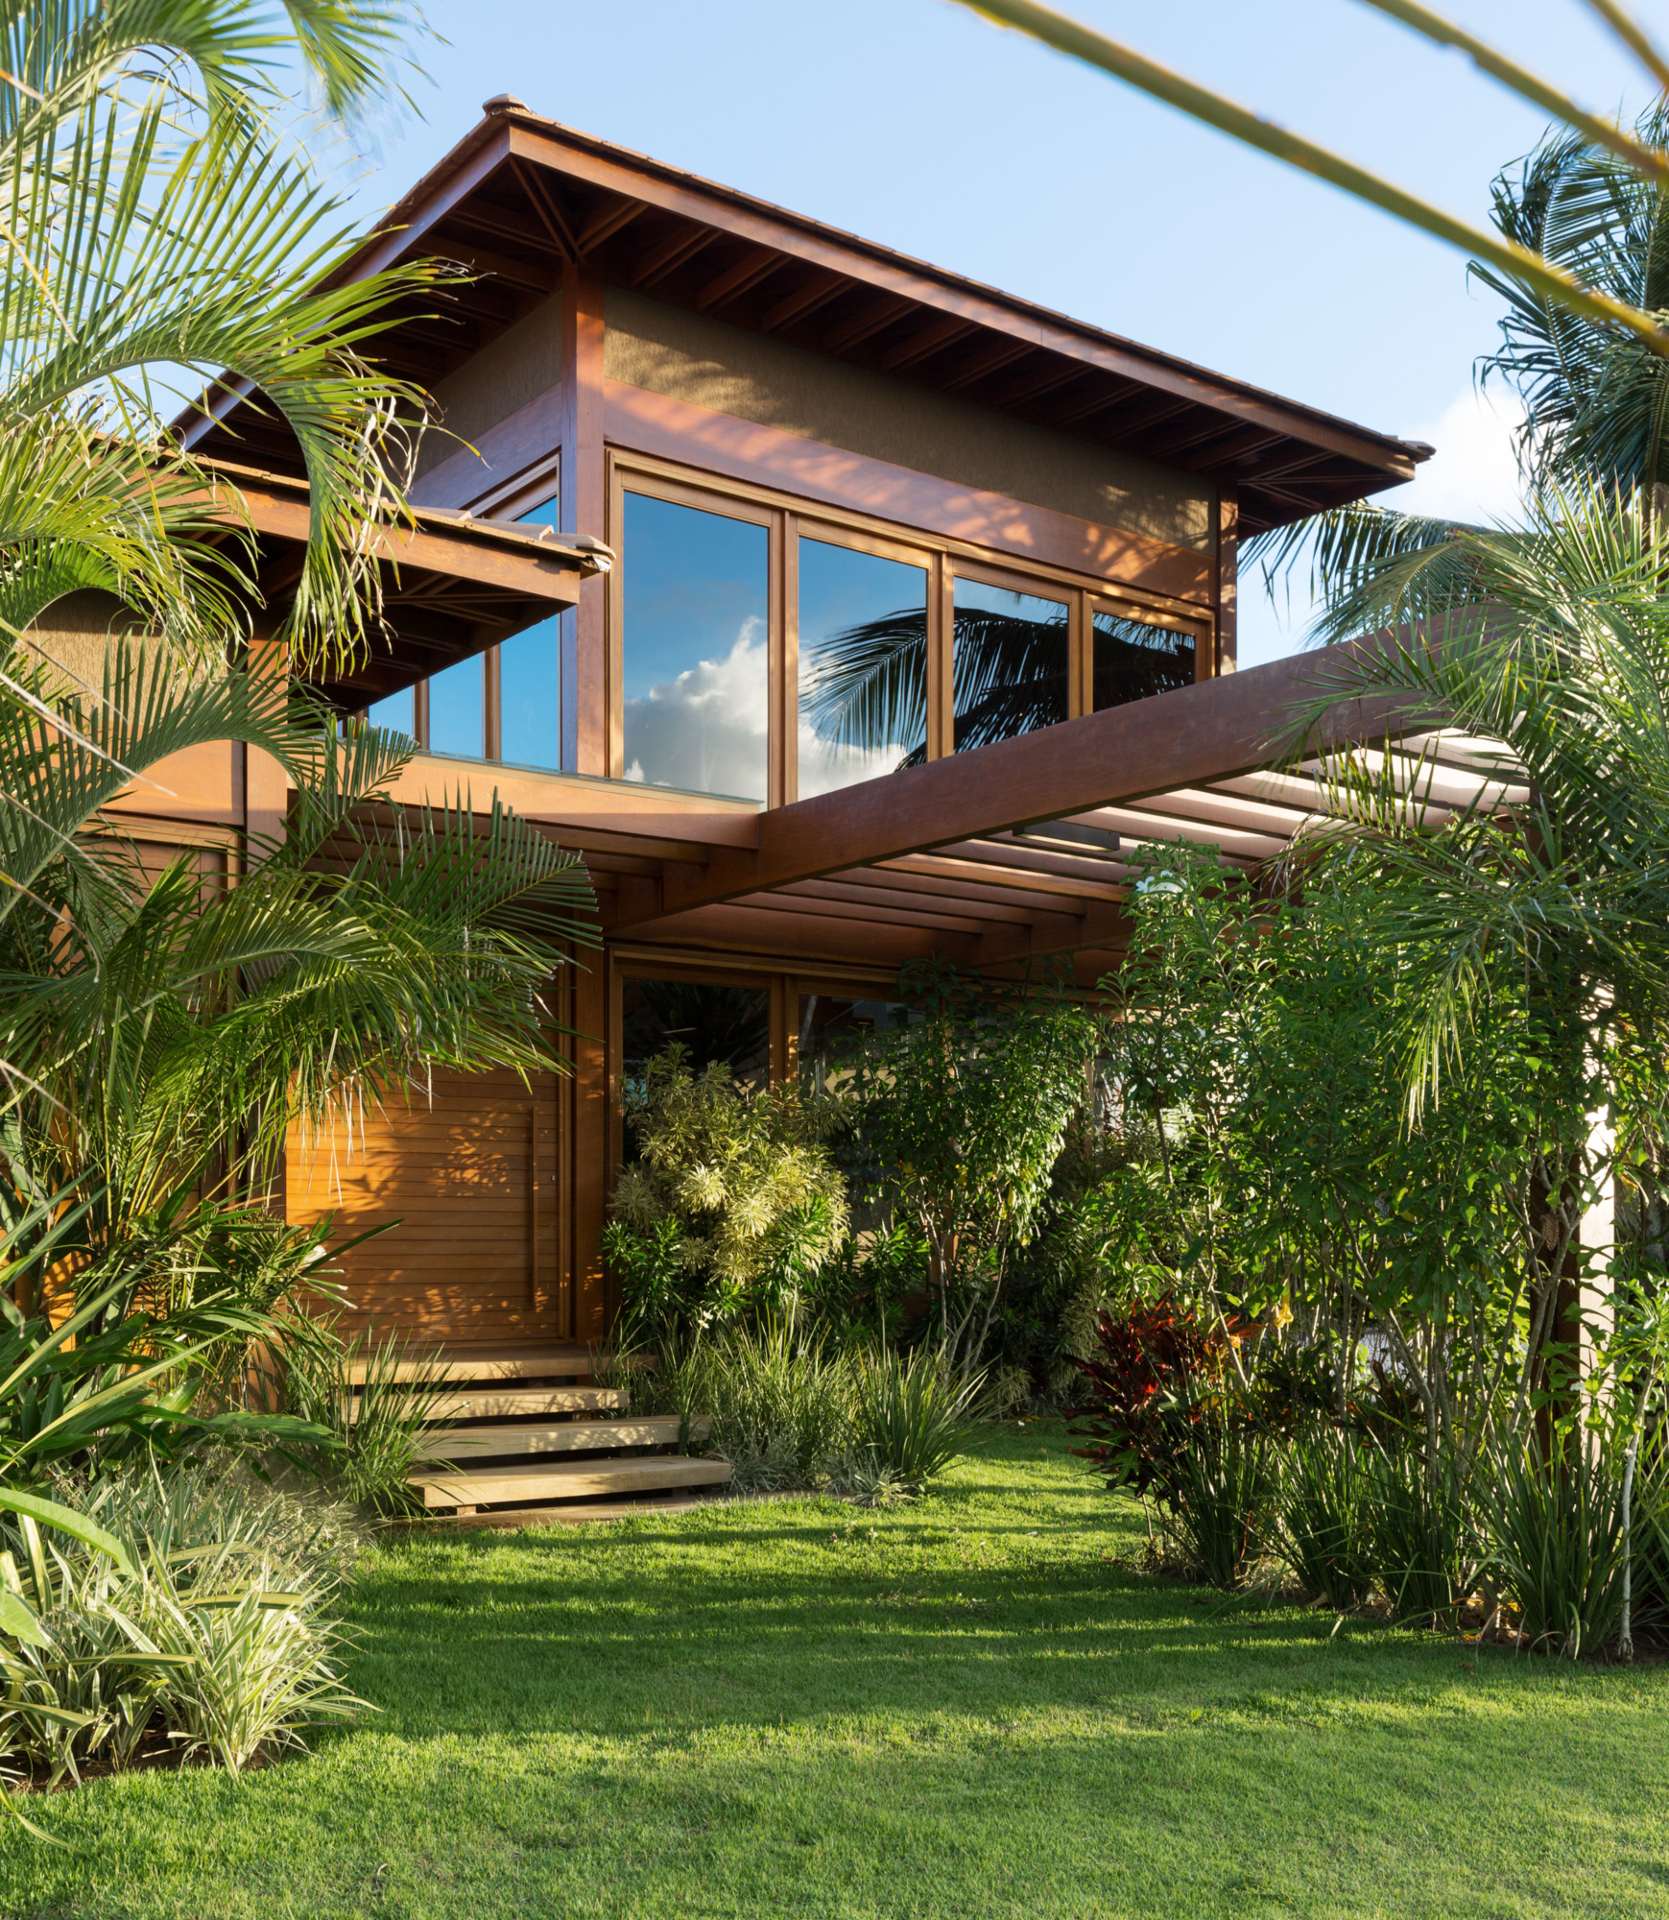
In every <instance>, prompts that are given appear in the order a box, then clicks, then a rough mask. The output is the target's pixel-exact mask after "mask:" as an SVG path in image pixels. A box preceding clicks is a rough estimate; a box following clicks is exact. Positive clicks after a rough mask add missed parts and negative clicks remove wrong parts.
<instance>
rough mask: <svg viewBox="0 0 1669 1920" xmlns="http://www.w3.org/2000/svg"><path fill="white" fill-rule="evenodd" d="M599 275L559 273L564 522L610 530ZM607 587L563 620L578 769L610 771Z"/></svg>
mask: <svg viewBox="0 0 1669 1920" xmlns="http://www.w3.org/2000/svg"><path fill="white" fill-rule="evenodd" d="M603 324H604V323H603V283H602V281H601V280H599V279H598V277H597V275H596V274H595V273H593V272H592V271H591V270H590V269H589V268H588V267H585V266H582V265H579V264H577V263H575V264H571V265H569V266H567V267H565V268H564V269H563V273H562V396H561V420H562V476H561V488H562V524H563V526H564V527H565V528H568V529H571V530H572V531H573V532H575V533H588V534H592V535H594V536H595V537H596V538H597V539H599V540H602V539H605V538H606V537H607V527H606V525H605V522H606V520H607V517H608V506H607V482H606V476H605V473H604V461H603ZM608 592H609V587H608V584H607V582H606V581H604V580H602V579H591V580H587V581H586V583H585V585H584V586H583V587H582V588H581V589H580V597H579V604H578V605H577V606H576V607H575V608H574V609H573V611H572V612H571V613H565V614H563V616H562V621H561V628H560V632H561V640H562V763H563V765H564V766H565V767H567V768H570V769H572V770H573V771H574V772H576V773H592V774H605V775H606V774H609V773H612V772H615V771H616V769H615V768H614V767H613V766H611V764H610V758H611V741H610V733H611V712H612V708H613V706H614V705H615V704H616V701H615V689H614V686H613V678H614V676H613V673H612V671H611V669H610V663H609V658H608V654H609V645H608V603H607V599H606V595H607V593H608Z"/></svg>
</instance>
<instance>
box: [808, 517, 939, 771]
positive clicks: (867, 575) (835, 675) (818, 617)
mask: <svg viewBox="0 0 1669 1920" xmlns="http://www.w3.org/2000/svg"><path fill="white" fill-rule="evenodd" d="M799 559H800V728H799V760H800V787H799V797H800V798H801V799H802V800H804V799H807V798H809V797H810V795H812V794H814V793H829V792H832V791H833V789H835V788H836V787H849V786H851V785H852V784H853V782H854V781H857V780H868V779H870V778H871V777H872V776H873V775H875V774H878V773H891V772H892V771H893V770H894V769H895V768H897V767H900V766H909V765H912V764H913V763H915V762H916V761H919V760H923V759H925V758H926V755H927V569H926V568H925V567H912V566H909V565H908V564H906V563H905V562H904V561H902V560H883V559H881V558H880V557H879V556H878V555H876V554H873V553H857V552H855V551H854V550H853V549H852V548H850V547H837V546H833V545H831V544H830V542H828V541H827V540H811V539H802V540H801V541H800V555H799Z"/></svg>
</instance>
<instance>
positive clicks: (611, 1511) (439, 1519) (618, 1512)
mask: <svg viewBox="0 0 1669 1920" xmlns="http://www.w3.org/2000/svg"><path fill="white" fill-rule="evenodd" d="M723 1497H724V1489H723V1488H722V1487H706V1488H702V1487H697V1488H695V1489H694V1490H693V1491H692V1492H689V1493H640V1494H637V1495H635V1496H634V1495H630V1494H628V1495H627V1496H626V1498H625V1499H623V1500H570V1501H569V1502H568V1503H567V1504H566V1505H565V1506H559V1507H487V1508H486V1509H485V1510H482V1511H477V1512H470V1511H468V1510H467V1509H466V1511H464V1512H463V1513H430V1514H426V1515H425V1516H424V1517H423V1519H422V1520H419V1521H417V1522H415V1524H416V1525H418V1526H437V1527H541V1526H543V1527H550V1526H563V1527H583V1526H589V1525H595V1524H597V1523H598V1522H602V1521H609V1520H637V1519H643V1518H653V1517H654V1516H656V1515H663V1516H664V1515H666V1514H671V1513H693V1512H696V1511H697V1510H699V1509H700V1508H702V1507H711V1506H716V1505H718V1503H719V1502H720V1501H721V1500H722V1499H723Z"/></svg>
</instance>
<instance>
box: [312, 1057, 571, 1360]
mask: <svg viewBox="0 0 1669 1920" xmlns="http://www.w3.org/2000/svg"><path fill="white" fill-rule="evenodd" d="M560 1091H561V1090H560V1084H559V1082H558V1080H557V1077H556V1076H555V1075H554V1074H541V1075H539V1076H538V1077H537V1078H536V1079H535V1080H534V1081H533V1083H532V1085H531V1086H524V1085H523V1084H522V1082H521V1081H520V1080H519V1079H518V1078H517V1076H516V1075H515V1074H513V1073H482V1074H457V1073H455V1074H441V1073H437V1074H436V1075H435V1076H434V1085H433V1091H432V1095H431V1094H430V1093H428V1092H426V1091H425V1090H422V1089H413V1090H412V1091H411V1092H410V1094H409V1096H405V1095H402V1094H400V1093H395V1094H393V1095H391V1096H390V1097H389V1098H387V1099H386V1100H385V1101H384V1103H383V1105H382V1107H381V1109H380V1110H374V1111H371V1112H369V1113H367V1114H366V1116H365V1118H364V1123H363V1127H362V1126H361V1125H360V1123H359V1121H358V1119H357V1118H356V1120H355V1123H354V1125H353V1128H352V1130H351V1133H350V1131H349V1129H348V1128H347V1127H346V1126H345V1125H343V1124H341V1123H338V1124H337V1125H335V1126H334V1127H332V1128H328V1129H322V1130H314V1131H312V1132H307V1131H304V1130H302V1129H300V1128H292V1129H291V1133H290V1139H289V1142H288V1146H287V1152H286V1178H285V1190H286V1210H287V1212H288V1215H289V1218H290V1219H291V1220H298V1221H299V1220H309V1221H311V1220H316V1219H318V1218H319V1217H320V1216H321V1215H323V1214H330V1215H333V1216H334V1222H335V1236H336V1237H337V1238H343V1237H346V1236H348V1235H351V1234H354V1233H359V1232H362V1231H364V1229H365V1228H367V1227H371V1226H382V1225H387V1224H388V1223H394V1224H392V1225H389V1230H388V1231H387V1232H385V1233H380V1234H378V1235H377V1237H376V1238H375V1239H372V1240H368V1241H366V1242H365V1244H364V1245H363V1246H360V1247H356V1248H354V1249H353V1250H352V1251H351V1252H350V1253H348V1254H347V1255H346V1256H345V1258H344V1260H343V1262H342V1272H341V1275H340V1276H339V1277H340V1279H341V1280H342V1282H343V1283H344V1284H345V1286H346V1289H347V1292H348V1310H347V1314H346V1317H345V1320H344V1323H343V1324H344V1327H345V1328H347V1329H352V1330H355V1331H357V1330H361V1329H365V1328H371V1329H375V1330H377V1331H383V1332H396V1333H399V1334H401V1335H403V1336H404V1337H406V1338H408V1339H411V1340H414V1341H418V1342H421V1343H423V1344H425V1345H431V1344H432V1345H444V1346H448V1347H454V1346H456V1347H466V1346H480V1345H491V1344H498V1343H503V1342H506V1341H516V1340H559V1339H568V1338H571V1337H572V1326H571V1322H572V1300H571V1293H570V1289H569V1285H568V1277H567V1271H566V1268H567V1259H566V1252H567V1249H566V1236H565V1234H564V1232H563V1227H562V1219H561V1209H560V1205H559V1201H560V1197H561V1196H560V1191H559V1178H558V1168H559V1165H560V1141H559V1134H560V1113H561V1099H560Z"/></svg>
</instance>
